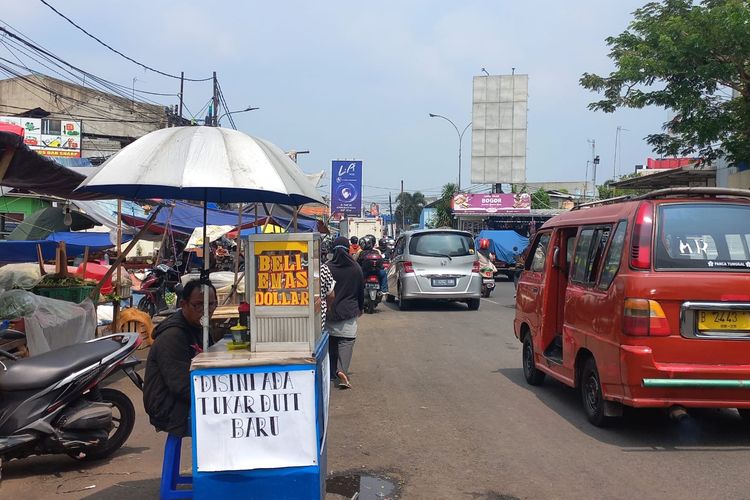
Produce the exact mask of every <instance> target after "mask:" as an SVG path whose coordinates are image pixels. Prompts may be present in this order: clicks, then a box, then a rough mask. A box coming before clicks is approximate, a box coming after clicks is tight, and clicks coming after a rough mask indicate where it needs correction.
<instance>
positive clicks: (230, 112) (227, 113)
mask: <svg viewBox="0 0 750 500" xmlns="http://www.w3.org/2000/svg"><path fill="white" fill-rule="evenodd" d="M256 109H260V108H253V107H252V106H248V107H246V108H245V109H239V110H237V111H227V112H226V113H224V114H222V115H221V116H220V117H219V119H218V120H216V126H217V127H218V126H219V123H220V122H221V119H222V118H224V117H225V116H227V115H235V114H237V113H245V112H247V111H255V110H256Z"/></svg>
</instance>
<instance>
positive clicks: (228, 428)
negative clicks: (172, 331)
mask: <svg viewBox="0 0 750 500" xmlns="http://www.w3.org/2000/svg"><path fill="white" fill-rule="evenodd" d="M193 395H194V401H193V405H194V411H195V434H196V435H195V436H194V438H195V440H196V454H197V467H198V470H199V471H201V472H204V471H205V472H209V471H224V470H252V469H269V468H279V467H299V466H308V465H315V464H316V462H317V456H318V455H317V444H316V437H317V436H316V427H315V372H314V371H313V370H289V371H269V372H260V373H248V372H240V373H217V374H211V375H205V374H201V375H198V374H194V375H193Z"/></svg>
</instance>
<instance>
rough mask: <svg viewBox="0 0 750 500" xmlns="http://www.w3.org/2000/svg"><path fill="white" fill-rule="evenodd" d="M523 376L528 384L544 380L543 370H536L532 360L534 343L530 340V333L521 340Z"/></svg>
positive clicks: (540, 382) (539, 382) (538, 383)
mask: <svg viewBox="0 0 750 500" xmlns="http://www.w3.org/2000/svg"><path fill="white" fill-rule="evenodd" d="M522 361H523V377H524V378H525V379H526V382H528V383H529V385H542V382H544V372H543V371H540V370H537V368H536V362H535V361H534V344H533V343H532V341H531V334H528V335H526V338H525V339H524V340H523V360H522Z"/></svg>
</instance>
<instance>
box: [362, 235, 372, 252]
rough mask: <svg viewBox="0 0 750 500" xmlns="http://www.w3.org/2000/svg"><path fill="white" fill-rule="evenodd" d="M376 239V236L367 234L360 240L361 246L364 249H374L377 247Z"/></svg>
mask: <svg viewBox="0 0 750 500" xmlns="http://www.w3.org/2000/svg"><path fill="white" fill-rule="evenodd" d="M375 241H376V240H375V236H373V235H371V234H367V235H365V236H363V237H362V239H360V240H359V246H361V247H362V250H372V249H373V248H375Z"/></svg>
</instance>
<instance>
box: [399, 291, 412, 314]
mask: <svg viewBox="0 0 750 500" xmlns="http://www.w3.org/2000/svg"><path fill="white" fill-rule="evenodd" d="M409 305H410V304H409V301H408V300H406V299H405V298H404V292H403V287H402V286H401V285H400V284H399V286H398V308H399V309H400V310H401V311H408V310H409Z"/></svg>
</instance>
